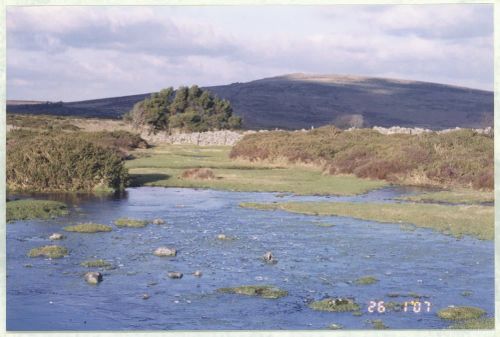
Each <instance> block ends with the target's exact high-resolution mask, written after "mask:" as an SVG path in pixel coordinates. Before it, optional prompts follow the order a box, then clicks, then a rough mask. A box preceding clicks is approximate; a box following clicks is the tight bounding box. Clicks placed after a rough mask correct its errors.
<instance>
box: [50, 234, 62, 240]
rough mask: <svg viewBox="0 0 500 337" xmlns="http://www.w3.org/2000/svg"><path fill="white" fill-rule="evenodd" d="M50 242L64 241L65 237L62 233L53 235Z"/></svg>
mask: <svg viewBox="0 0 500 337" xmlns="http://www.w3.org/2000/svg"><path fill="white" fill-rule="evenodd" d="M49 239H50V240H62V239H64V235H62V234H61V233H53V234H52V235H51V236H49Z"/></svg>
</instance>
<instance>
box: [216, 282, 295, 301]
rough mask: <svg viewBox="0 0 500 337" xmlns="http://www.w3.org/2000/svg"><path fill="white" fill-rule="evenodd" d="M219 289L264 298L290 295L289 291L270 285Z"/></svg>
mask: <svg viewBox="0 0 500 337" xmlns="http://www.w3.org/2000/svg"><path fill="white" fill-rule="evenodd" d="M217 291H218V292H220V293H225V294H240V295H247V296H258V297H262V298H273V299H276V298H280V297H284V296H287V295H288V292H287V291H286V290H282V289H280V288H277V287H274V286H268V285H262V286H260V285H259V286H241V287H234V288H219V289H217Z"/></svg>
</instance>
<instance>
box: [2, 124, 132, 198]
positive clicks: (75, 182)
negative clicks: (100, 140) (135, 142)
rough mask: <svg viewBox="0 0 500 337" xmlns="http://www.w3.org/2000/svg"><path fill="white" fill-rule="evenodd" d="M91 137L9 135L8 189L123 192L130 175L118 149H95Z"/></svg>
mask: <svg viewBox="0 0 500 337" xmlns="http://www.w3.org/2000/svg"><path fill="white" fill-rule="evenodd" d="M89 138H92V137H91V133H62V134H56V133H50V132H40V133H39V132H32V133H31V134H29V133H26V132H25V131H23V132H19V133H15V132H12V133H10V135H9V137H8V142H7V187H8V189H9V190H30V191H111V190H120V189H123V188H124V187H125V186H126V184H127V182H128V173H127V170H126V169H125V167H124V166H123V162H122V158H121V157H120V154H119V153H118V152H117V150H116V149H114V148H111V147H103V146H100V145H96V144H95V143H94V142H93V141H91V140H89Z"/></svg>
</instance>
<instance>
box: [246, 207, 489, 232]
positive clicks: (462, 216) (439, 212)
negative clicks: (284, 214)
mask: <svg viewBox="0 0 500 337" xmlns="http://www.w3.org/2000/svg"><path fill="white" fill-rule="evenodd" d="M240 206H242V207H247V208H256V209H263V210H284V211H288V212H294V213H301V214H311V215H337V216H345V217H352V218H357V219H363V220H371V221H378V222H386V223H396V224H400V223H410V224H414V225H416V226H418V227H423V228H431V229H434V230H437V231H439V232H442V233H445V234H449V235H453V236H455V237H461V236H463V235H471V236H474V237H476V238H479V239H484V240H493V236H494V208H493V207H490V206H450V205H435V204H411V203H402V204H381V203H370V204H368V203H349V202H336V203H331V202H302V203H298V202H290V203H276V204H258V203H242V204H241V205H240Z"/></svg>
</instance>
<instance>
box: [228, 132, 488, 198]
mask: <svg viewBox="0 0 500 337" xmlns="http://www.w3.org/2000/svg"><path fill="white" fill-rule="evenodd" d="M231 157H232V158H244V159H248V160H251V161H255V162H261V161H271V162H273V161H283V160H286V161H288V162H291V163H297V162H301V163H310V164H312V165H316V166H318V167H321V168H323V169H324V170H325V172H328V173H330V174H354V175H356V176H357V177H360V178H374V179H384V180H387V181H390V182H395V183H398V184H407V185H419V186H438V187H445V188H447V187H451V188H474V189H478V190H479V189H482V190H490V191H491V190H492V189H493V175H494V174H493V136H492V135H484V134H480V133H477V132H475V131H472V130H459V131H452V132H448V133H440V134H439V133H423V134H420V135H409V134H393V135H383V134H381V133H379V132H376V131H374V130H371V129H359V130H354V131H342V130H339V129H337V128H335V127H322V128H318V129H315V130H313V131H307V132H285V131H274V132H267V133H262V134H251V135H246V136H245V137H244V138H243V139H242V140H241V141H239V142H238V143H237V144H236V145H235V146H234V147H233V149H232V151H231Z"/></svg>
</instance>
